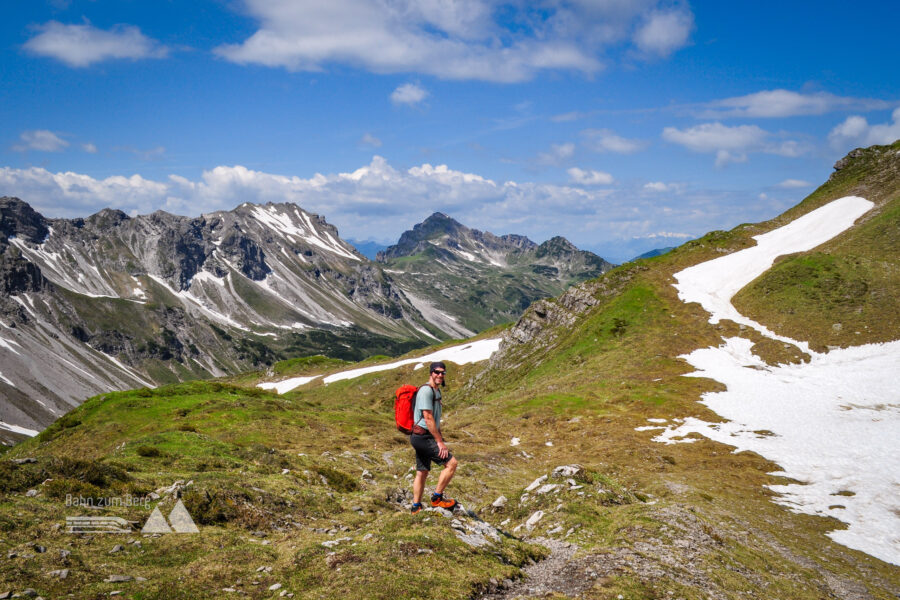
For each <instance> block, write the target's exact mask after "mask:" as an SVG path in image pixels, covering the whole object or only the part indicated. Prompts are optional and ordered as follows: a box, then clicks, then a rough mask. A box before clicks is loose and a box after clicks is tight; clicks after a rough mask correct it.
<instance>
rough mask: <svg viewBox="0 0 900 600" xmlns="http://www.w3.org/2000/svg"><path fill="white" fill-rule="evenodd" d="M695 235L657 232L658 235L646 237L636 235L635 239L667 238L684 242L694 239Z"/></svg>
mask: <svg viewBox="0 0 900 600" xmlns="http://www.w3.org/2000/svg"><path fill="white" fill-rule="evenodd" d="M692 237H694V236H693V235H691V234H689V233H678V232H673V231H657V232H656V233H648V234H646V235H636V236H634V238H633V239H636V240H637V239H651V240H652V239H656V238H665V239H676V240H684V239H687V238H692Z"/></svg>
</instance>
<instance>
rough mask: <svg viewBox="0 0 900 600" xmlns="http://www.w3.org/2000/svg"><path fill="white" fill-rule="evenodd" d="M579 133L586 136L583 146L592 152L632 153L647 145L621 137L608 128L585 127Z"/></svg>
mask: <svg viewBox="0 0 900 600" xmlns="http://www.w3.org/2000/svg"><path fill="white" fill-rule="evenodd" d="M581 133H582V135H583V136H585V138H587V140H586V141H585V146H587V147H588V148H589V149H590V150H593V151H594V152H615V153H616V154H633V153H635V152H638V151H640V150H643V149H644V148H645V147H646V146H647V144H646V142H643V141H641V140H635V139H628V138H623V137H622V136H619V135H616V133H615V132H614V131H612V130H610V129H585V130H584V131H582V132H581Z"/></svg>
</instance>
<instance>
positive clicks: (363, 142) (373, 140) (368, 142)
mask: <svg viewBox="0 0 900 600" xmlns="http://www.w3.org/2000/svg"><path fill="white" fill-rule="evenodd" d="M359 145H360V146H366V147H368V148H381V140H380V139H378V138H377V137H375V136H374V135H372V134H371V133H366V134H364V135H363V136H362V138H360V140H359Z"/></svg>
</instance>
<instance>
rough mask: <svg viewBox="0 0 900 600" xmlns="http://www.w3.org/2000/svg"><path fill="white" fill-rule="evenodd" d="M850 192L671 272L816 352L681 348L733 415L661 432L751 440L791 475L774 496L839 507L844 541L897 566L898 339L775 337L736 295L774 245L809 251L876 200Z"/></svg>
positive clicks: (707, 297)
mask: <svg viewBox="0 0 900 600" xmlns="http://www.w3.org/2000/svg"><path fill="white" fill-rule="evenodd" d="M872 206H873V204H872V203H871V202H869V201H867V200H865V199H863V198H858V197H846V198H841V199H839V200H835V201H834V202H831V203H829V204H827V205H825V206H823V207H821V208H818V209H816V210H814V211H812V212H810V213H808V214H807V215H804V216H803V217H800V218H799V219H796V220H795V221H793V222H791V223H790V224H788V225H786V226H784V227H781V228H779V229H776V230H773V231H771V232H769V233H766V234H763V235H760V236H756V238H755V239H756V241H757V246H755V247H753V248H748V249H746V250H742V251H740V252H735V253H733V254H730V255H728V256H724V257H721V258H717V259H714V260H711V261H708V262H705V263H701V264H699V265H696V266H693V267H691V268H688V269H685V270H684V271H681V272H679V273H677V274H676V275H675V278H676V279H677V280H678V283H677V284H676V286H675V287H676V289H678V293H679V298H681V299H682V300H683V301H685V302H699V303H700V305H701V306H703V308H704V309H706V310H707V311H709V313H710V314H711V316H710V319H709V320H710V322H711V323H716V322H718V321H719V320H721V319H731V320H733V321H735V322H737V323H741V324H744V325H746V326H749V327H753V328H754V329H756V330H758V331H760V332H761V333H762V334H763V335H765V336H767V337H770V338H773V339H778V340H782V341H785V342H788V343H793V344H795V345H797V346H798V347H800V348H802V349H803V350H804V351H806V352H808V353H809V354H810V356H811V360H810V362H809V363H804V364H791V365H779V366H775V367H770V366H768V365H766V364H765V363H764V362H763V361H762V360H760V359H759V358H758V357H756V356H754V355H753V354H752V353H751V351H750V348H751V346H752V343H751V342H750V341H748V340H746V339H743V338H739V337H734V338H729V339H726V340H725V343H724V344H723V345H722V346H719V347H718V348H701V349H698V350H696V351H694V352H692V353H691V354H688V355H685V356H683V357H682V358H685V359H686V360H687V362H688V363H690V364H691V365H692V366H693V367H695V368H696V369H697V371H695V372H693V373H691V374H690V375H691V376H694V377H709V378H711V379H715V380H716V381H719V382H722V383H723V384H725V385H726V386H727V390H726V391H724V392H715V393H708V394H705V395H704V396H703V398H702V403H703V404H704V405H706V406H707V407H709V408H710V409H711V410H713V411H714V412H715V413H716V414H718V415H720V416H721V417H723V418H724V419H726V420H727V421H726V422H724V423H707V422H704V421H701V420H699V419H695V418H689V419H685V420H684V421H680V422H678V423H675V424H672V425H668V426H648V427H641V428H640V429H641V430H651V429H662V430H663V431H662V432H661V433H660V434H659V435H658V436H657V437H655V438H654V439H655V440H656V441H659V442H664V443H677V442H682V443H685V442H692V441H696V439H697V438H696V437H685V436H688V435H689V434H691V433H695V434H701V435H703V436H705V437H707V438H710V439H712V440H715V441H718V442H722V443H724V444H728V445H731V446H734V447H735V450H734V451H735V452H743V451H752V452H756V453H758V454H759V455H761V456H763V457H765V458H766V459H768V460H771V461H772V462H774V463H777V464H778V465H780V466H781V468H782V469H783V471H782V472H779V473H778V474H779V475H782V476H784V477H786V478H790V479H792V480H795V481H798V482H801V483H790V482H786V483H785V484H784V485H773V486H771V488H772V489H773V490H774V491H776V492H778V493H779V494H780V496H779V498H778V500H777V502H779V503H780V504H783V505H785V506H787V507H789V508H790V509H791V510H793V511H796V512H801V513H807V514H812V515H821V516H829V517H834V518H835V519H837V520H839V521H841V522H843V523H846V524H847V527H846V528H845V529H839V530H835V531H832V532H830V533H829V534H828V535H829V536H830V537H831V538H832V539H833V540H835V541H836V542H838V543H840V544H843V545H845V546H848V547H850V548H855V549H857V550H860V551H862V552H865V553H867V554H870V555H872V556H875V557H877V558H879V559H881V560H883V561H886V562H889V563H892V564H895V565H900V386H898V385H897V374H898V373H900V341H894V342H890V343H887V344H870V345H864V346H856V347H851V348H846V349H837V350H831V351H829V352H828V353H825V354H822V353H817V352H813V351H811V350H810V349H809V345H808V344H807V343H806V342H802V341H798V340H791V339H789V338H785V337H783V336H778V335H776V334H774V333H772V332H771V331H769V330H768V329H766V328H765V327H764V326H762V325H760V324H759V323H756V322H754V321H752V320H751V319H748V318H747V317H745V316H743V315H741V314H739V313H738V312H737V310H736V309H735V308H734V306H733V305H732V304H731V299H732V297H733V296H734V294H736V293H737V292H738V290H740V289H741V288H743V287H744V286H745V285H747V284H748V283H750V282H751V281H752V280H754V279H755V278H756V277H758V276H759V275H761V274H762V273H764V272H765V271H766V270H768V269H769V268H770V267H771V266H772V263H773V261H774V259H775V258H776V257H777V256H780V255H785V254H789V253H792V252H800V251H806V250H811V249H813V248H815V247H816V246H818V245H820V244H822V243H824V242H826V241H828V240H829V239H831V238H833V237H834V236H836V235H838V234H839V233H841V232H842V231H844V230H846V229H847V228H849V227H850V226H851V225H853V223H854V222H855V221H856V219H857V218H859V217H860V216H861V215H863V214H864V213H865V212H866V211H868V210H869V209H870V208H872Z"/></svg>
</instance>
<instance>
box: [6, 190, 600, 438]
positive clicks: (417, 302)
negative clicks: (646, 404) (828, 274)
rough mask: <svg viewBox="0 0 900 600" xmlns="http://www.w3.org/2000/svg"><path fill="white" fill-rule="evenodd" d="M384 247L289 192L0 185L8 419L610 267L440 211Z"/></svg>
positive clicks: (385, 331)
mask: <svg viewBox="0 0 900 600" xmlns="http://www.w3.org/2000/svg"><path fill="white" fill-rule="evenodd" d="M380 261H381V262H379V263H376V262H373V261H370V260H368V259H367V258H366V257H365V256H363V255H362V254H361V253H360V252H359V251H357V250H356V249H355V248H354V247H353V246H351V245H350V244H348V243H347V242H345V241H344V240H342V239H341V238H340V236H339V235H338V232H337V230H336V229H335V228H334V227H333V226H331V225H329V224H328V223H327V222H326V221H325V219H323V218H322V217H320V216H318V215H314V214H310V213H307V212H306V211H304V210H303V209H301V208H300V207H298V206H296V205H294V204H266V205H263V206H261V205H255V204H242V205H241V206H239V207H237V208H235V209H234V210H232V211H227V212H225V211H223V212H216V213H211V214H207V215H203V216H201V217H197V218H188V217H180V216H175V215H171V214H168V213H165V212H161V211H160V212H155V213H153V214H150V215H142V216H138V217H134V218H130V217H128V216H127V215H125V213H123V212H121V211H116V210H109V209H106V210H102V211H100V212H98V213H97V214H95V215H92V216H90V217H87V218H83V219H82V218H79V219H48V218H45V217H44V216H42V215H41V214H39V213H37V212H36V211H35V210H34V209H33V208H32V207H31V206H30V205H28V204H27V203H26V202H23V201H22V200H19V199H17V198H9V197H4V198H0V289H2V290H3V292H4V293H3V295H2V297H0V395H2V402H0V422H3V423H7V424H13V425H16V426H19V427H25V428H26V429H34V430H37V429H40V428H42V427H43V426H44V425H46V424H48V423H50V422H51V421H53V420H54V419H55V418H56V417H58V416H59V415H61V414H63V413H64V412H66V411H68V410H69V409H70V408H72V407H73V406H75V405H77V404H79V403H80V402H81V401H82V400H84V399H85V398H87V397H88V396H91V395H94V394H97V393H102V392H105V391H109V390H114V389H127V388H134V387H141V386H152V385H158V384H161V383H168V382H173V381H180V380H186V379H195V378H208V377H214V376H221V375H225V374H229V373H235V372H240V371H246V370H248V369H254V368H260V367H264V366H266V365H269V364H271V363H273V362H274V361H276V360H279V359H283V358H289V357H293V356H304V355H310V354H318V353H321V354H326V355H329V356H333V357H337V358H344V359H350V360H361V359H363V358H365V357H367V356H370V355H373V354H400V353H403V352H405V351H407V350H410V349H412V348H416V347H420V346H423V345H425V344H426V343H433V342H435V341H438V340H442V339H447V338H454V337H465V336H468V335H471V334H472V333H473V332H475V331H480V330H481V329H484V328H486V327H489V326H491V325H494V324H497V323H500V322H504V321H509V320H512V319H515V318H516V317H517V316H518V315H519V314H520V313H521V312H522V310H524V309H525V308H526V307H527V306H528V305H529V304H530V303H531V302H532V301H534V300H536V299H539V298H543V297H547V296H550V295H554V294H558V293H559V292H560V291H561V290H562V289H564V287H565V286H566V285H568V284H569V283H571V282H574V281H579V280H582V279H585V278H588V277H592V276H595V275H599V274H600V273H601V272H603V270H604V269H608V268H609V265H608V263H606V262H605V261H603V260H602V259H600V258H599V257H596V256H594V255H592V254H590V253H583V252H581V251H579V250H578V249H577V248H575V247H574V246H572V245H571V244H569V243H568V242H567V241H565V240H564V239H562V238H554V239H553V240H550V241H549V242H546V243H545V244H542V245H540V246H538V245H536V244H534V243H533V242H531V241H530V240H528V239H527V238H524V237H521V236H503V237H502V238H497V237H495V236H493V235H492V234H490V233H482V232H479V231H476V230H471V229H468V228H466V227H464V226H462V225H460V224H459V223H457V222H456V221H453V220H452V219H450V218H449V217H446V216H445V215H434V216H432V217H431V218H429V219H428V220H426V222H425V223H422V224H421V225H418V226H416V228H414V230H413V231H412V232H407V233H406V234H404V236H403V237H401V239H400V242H399V243H398V244H397V245H396V246H392V247H390V248H388V249H386V250H385V251H384V253H383V255H382V257H381V259H380ZM2 431H3V427H2V425H0V437H2Z"/></svg>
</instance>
